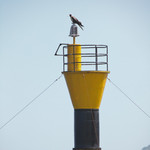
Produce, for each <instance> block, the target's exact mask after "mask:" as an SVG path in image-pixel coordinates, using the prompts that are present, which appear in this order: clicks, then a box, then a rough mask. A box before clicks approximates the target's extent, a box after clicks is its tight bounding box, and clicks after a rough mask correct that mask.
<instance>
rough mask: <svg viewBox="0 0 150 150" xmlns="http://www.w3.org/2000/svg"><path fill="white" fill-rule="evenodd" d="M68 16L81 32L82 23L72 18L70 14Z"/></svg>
mask: <svg viewBox="0 0 150 150" xmlns="http://www.w3.org/2000/svg"><path fill="white" fill-rule="evenodd" d="M69 16H70V19H71V21H72V23H76V24H77V25H78V26H79V27H80V28H81V29H82V30H83V28H82V27H84V26H83V25H82V23H81V22H80V21H79V20H78V19H77V18H75V17H74V16H72V15H71V14H70V15H69Z"/></svg>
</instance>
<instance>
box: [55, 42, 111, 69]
mask: <svg viewBox="0 0 150 150" xmlns="http://www.w3.org/2000/svg"><path fill="white" fill-rule="evenodd" d="M68 45H69V44H66V43H61V44H59V46H58V48H57V50H56V52H55V55H56V56H63V71H67V69H66V66H68V65H69V64H74V70H73V71H76V69H75V65H76V64H77V63H80V64H81V67H82V69H81V71H108V46H107V45H94V44H89V45H77V44H76V45H74V46H81V53H75V51H74V48H73V53H72V54H68V51H67V48H68ZM61 46H62V51H61V52H59V50H60V47H61ZM72 46H73V45H72ZM70 55H72V56H73V62H71V63H70V62H68V56H70ZM77 55H80V56H81V62H76V61H75V57H76V56H77ZM83 66H87V67H83ZM91 66H94V67H91ZM99 66H103V67H99Z"/></svg>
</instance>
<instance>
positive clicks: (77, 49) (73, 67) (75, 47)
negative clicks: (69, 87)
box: [68, 44, 81, 71]
mask: <svg viewBox="0 0 150 150" xmlns="http://www.w3.org/2000/svg"><path fill="white" fill-rule="evenodd" d="M73 54H75V55H73ZM74 62H76V63H74ZM78 62H81V45H79V44H71V45H68V71H81V63H78Z"/></svg>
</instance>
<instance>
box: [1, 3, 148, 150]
mask: <svg viewBox="0 0 150 150" xmlns="http://www.w3.org/2000/svg"><path fill="white" fill-rule="evenodd" d="M70 13H71V14H73V15H74V16H76V17H77V18H78V19H79V20H81V21H82V23H83V25H84V26H85V28H84V31H82V30H80V29H79V34H80V37H78V38H77V43H79V44H106V45H108V46H109V70H110V71H111V73H110V75H109V78H110V79H111V80H112V81H113V82H115V83H116V84H117V85H118V86H119V87H120V88H121V89H122V90H123V91H124V92H125V93H126V94H127V95H128V96H129V97H130V98H131V99H132V100H134V101H135V102H136V103H137V104H138V105H139V106H140V107H141V108H142V109H144V110H145V111H146V112H147V113H148V114H150V91H149V90H150V1H149V0H126V1H123V0H92V1H89V0H74V1H72V0H63V1H58V0H55V1H54V0H53V1H52V0H0V126H2V125H3V124H4V123H5V122H6V121H7V120H8V119H10V118H11V117H12V116H13V115H14V114H15V113H16V112H17V111H19V110H20V109H21V108H22V107H24V105H26V104H27V103H28V102H29V101H30V100H31V99H33V98H34V97H35V96H36V95H38V93H40V92H41V91H42V90H43V89H44V88H45V87H47V86H48V85H49V84H50V83H51V82H53V81H54V80H55V79H56V78H57V77H58V76H59V75H60V74H61V71H62V58H61V57H55V56H54V53H55V50H56V48H57V46H58V44H59V43H62V42H64V43H72V39H71V38H70V37H69V36H68V35H69V30H70V26H71V21H70V18H69V14H70ZM73 119H74V111H73V107H72V104H71V100H70V96H69V93H68V90H67V86H66V83H65V80H64V78H61V79H60V80H59V81H58V82H56V83H55V84H54V85H53V86H52V87H51V88H50V89H49V90H48V91H46V92H45V93H44V94H43V95H42V96H40V97H39V98H38V99H37V100H36V101H35V102H34V103H33V104H32V105H30V106H29V107H28V108H27V109H26V110H24V111H23V112H22V113H21V114H20V115H19V116H17V117H16V118H15V119H14V120H13V121H12V122H10V123H9V124H8V125H7V126H5V128H3V129H2V130H0V150H52V149H53V150H59V149H61V150H71V149H72V148H73V147H74V133H73V131H74V127H73ZM100 136H101V137H100V139H101V141H100V143H101V147H102V149H103V150H120V149H121V150H127V149H128V150H142V148H143V147H147V146H148V145H149V144H150V119H149V118H148V117H146V116H145V115H144V114H143V113H142V112H141V111H140V110H139V109H137V108H136V107H135V106H134V105H133V104H132V103H131V102H130V101H129V100H128V99H127V98H126V97H125V96H124V95H122V93H120V92H119V91H118V90H117V89H116V88H115V87H114V86H113V85H112V84H111V83H109V81H107V84H106V87H105V91H104V95H103V100H102V104H101V107H100Z"/></svg>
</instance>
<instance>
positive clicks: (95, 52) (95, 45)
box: [95, 45, 98, 71]
mask: <svg viewBox="0 0 150 150" xmlns="http://www.w3.org/2000/svg"><path fill="white" fill-rule="evenodd" d="M95 61H96V62H95V63H96V71H98V65H97V63H98V62H97V61H98V60H97V46H96V45H95Z"/></svg>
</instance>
